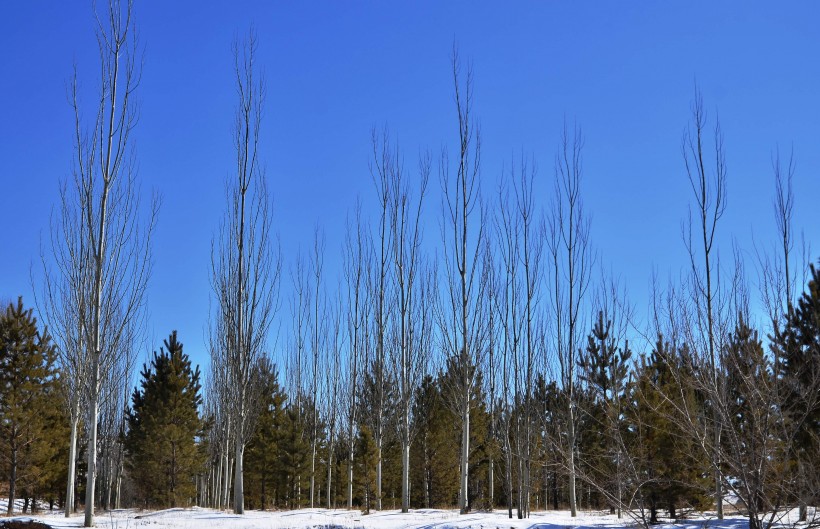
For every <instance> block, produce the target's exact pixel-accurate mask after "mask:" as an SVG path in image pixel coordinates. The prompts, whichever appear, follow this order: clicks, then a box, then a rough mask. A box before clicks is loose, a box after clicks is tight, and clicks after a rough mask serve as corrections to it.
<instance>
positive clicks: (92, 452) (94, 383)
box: [43, 0, 159, 527]
mask: <svg viewBox="0 0 820 529" xmlns="http://www.w3.org/2000/svg"><path fill="white" fill-rule="evenodd" d="M95 15H96V20H97V29H96V35H97V43H98V49H99V56H100V85H99V87H98V89H99V95H98V97H97V98H95V100H96V101H97V106H96V108H95V109H94V112H93V114H92V115H93V118H92V120H91V121H90V122H87V121H86V120H85V119H84V118H83V114H82V112H81V104H80V86H79V75H78V71H77V69H76V68H75V71H74V76H73V79H72V82H71V85H70V91H69V99H70V102H71V105H72V108H73V110H74V116H75V121H74V125H75V127H74V149H75V159H74V167H73V177H72V178H70V179H69V180H68V181H67V182H65V183H64V184H63V185H62V186H61V188H60V190H61V192H60V213H59V215H58V216H56V217H55V218H53V219H52V234H51V249H52V254H53V257H54V261H53V262H54V268H51V266H50V265H49V263H47V262H46V261H47V260H46V259H44V268H45V277H46V279H45V285H46V286H45V293H44V296H43V302H44V303H43V304H44V306H45V309H44V312H45V313H46V315H47V319H48V322H49V324H50V326H51V327H52V328H53V329H54V331H55V334H56V335H57V336H58V337H59V338H58V339H59V340H60V343H59V346H60V350H61V365H62V369H63V371H64V373H65V374H66V375H67V376H68V377H70V378H73V379H75V380H76V381H82V386H81V387H80V386H76V387H73V388H71V389H70V390H69V401H70V402H69V408H70V413H69V415H70V416H71V421H72V431H73V433H72V439H71V445H72V449H71V451H70V456H69V458H70V461H69V478H68V484H67V487H66V489H67V499H68V500H69V501H72V498H73V496H74V491H73V477H74V466H73V464H74V460H75V457H74V454H75V450H76V436H77V428H76V424H77V420H78V419H79V413H80V411H81V410H80V403H83V404H84V405H85V406H86V410H85V411H86V421H85V424H86V427H87V428H88V439H89V450H88V474H87V476H88V478H87V481H88V485H87V487H86V502H85V521H84V523H85V526H87V527H90V526H92V525H93V524H94V500H95V498H96V493H95V491H96V489H95V485H96V480H97V476H98V468H97V446H98V419H99V414H100V406H101V398H102V392H103V389H104V387H105V386H106V383H107V382H108V380H107V379H108V377H109V376H110V375H111V374H112V373H115V372H116V369H115V366H116V365H117V364H118V363H119V362H120V360H121V359H122V355H123V354H124V353H125V352H126V347H127V346H129V345H130V343H128V336H129V332H130V330H132V329H134V328H139V327H140V324H141V323H142V315H143V300H144V297H145V291H146V287H147V283H148V278H149V276H150V272H151V254H150V246H151V245H150V243H151V234H152V232H153V228H154V224H155V220H156V215H157V211H158V209H159V199H158V198H157V197H154V198H153V200H152V201H151V203H150V205H149V208H148V212H147V213H148V218H147V221H146V222H144V223H143V222H142V221H141V219H140V216H141V212H142V209H143V208H142V206H141V203H140V199H139V194H138V184H137V177H136V162H135V156H134V151H133V147H132V145H131V132H132V131H133V129H134V127H135V126H136V123H137V118H138V109H137V105H136V103H135V100H134V92H135V90H136V89H137V86H138V85H139V80H140V73H141V56H140V54H139V52H138V49H137V41H136V28H135V26H134V20H133V17H132V15H133V3H132V2H131V1H128V2H126V3H125V4H123V3H121V2H120V1H118V0H111V1H110V2H109V3H108V6H107V12H106V13H104V14H102V15H100V14H96V13H95ZM69 511H70V509H67V513H68V512H69Z"/></svg>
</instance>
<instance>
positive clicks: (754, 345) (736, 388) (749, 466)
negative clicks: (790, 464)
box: [722, 314, 785, 529]
mask: <svg viewBox="0 0 820 529" xmlns="http://www.w3.org/2000/svg"><path fill="white" fill-rule="evenodd" d="M724 365H725V366H726V393H727V397H728V398H727V399H726V406H727V410H726V420H724V421H723V427H724V429H725V432H724V433H723V436H722V437H723V442H722V444H723V447H722V449H723V450H724V455H723V457H722V459H723V461H724V464H725V465H726V467H727V468H728V472H726V475H727V476H728V478H727V479H728V480H729V484H730V486H731V488H732V490H733V491H734V492H735V493H736V494H737V495H738V496H739V497H740V499H741V500H742V501H743V503H744V504H745V505H746V510H747V512H748V515H749V527H750V529H761V528H762V527H763V523H762V518H763V517H765V513H766V511H772V510H777V508H778V507H779V506H780V501H781V500H780V498H779V496H780V490H776V491H775V490H773V488H777V489H779V484H778V485H775V483H776V482H777V481H778V479H777V478H776V476H777V475H781V476H782V475H783V474H782V473H783V471H784V470H785V469H784V466H783V459H784V458H783V446H782V445H783V440H782V439H780V438H779V437H780V436H781V435H782V432H783V430H781V429H780V425H778V422H779V421H778V420H777V412H776V407H777V406H776V397H775V391H774V387H775V385H774V383H773V382H774V380H773V378H774V377H773V376H772V370H771V365H770V362H769V359H768V358H767V357H766V355H765V354H764V352H763V345H762V343H761V342H760V340H759V339H758V335H757V331H755V330H754V329H752V328H751V327H750V326H749V324H748V323H747V321H746V318H745V317H744V316H743V314H741V315H740V317H739V318H738V321H737V323H736V325H735V329H734V332H733V333H732V334H731V335H730V336H729V339H728V341H727V343H726V346H725V351H724Z"/></svg>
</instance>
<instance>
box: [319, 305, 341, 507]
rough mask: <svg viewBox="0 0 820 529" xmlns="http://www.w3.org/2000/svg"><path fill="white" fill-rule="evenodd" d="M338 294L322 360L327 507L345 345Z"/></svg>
mask: <svg viewBox="0 0 820 529" xmlns="http://www.w3.org/2000/svg"><path fill="white" fill-rule="evenodd" d="M337 293H338V297H337V299H336V303H334V306H333V307H332V308H331V311H330V312H331V313H330V314H329V318H328V319H329V320H330V329H329V333H330V338H331V339H332V342H331V343H330V344H329V345H328V347H327V357H326V359H325V362H324V368H323V371H324V386H325V387H324V393H325V398H324V399H323V401H324V404H323V406H324V422H325V425H326V429H327V459H326V463H327V465H326V466H327V481H326V483H325V484H326V486H327V494H326V497H325V500H326V505H327V508H328V509H332V508H334V507H335V501H334V500H333V493H332V485H333V479H332V478H333V457H334V454H335V451H336V442H337V439H336V432H337V428H338V423H339V418H340V415H341V413H340V411H341V410H340V408H341V406H340V405H339V400H340V398H341V394H342V389H343V388H342V380H341V370H342V362H343V358H342V351H343V349H344V347H345V332H344V326H343V323H342V319H343V317H344V315H343V312H344V309H343V306H342V298H341V289H338V290H337Z"/></svg>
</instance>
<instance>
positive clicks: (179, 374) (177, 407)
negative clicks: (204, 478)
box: [126, 331, 204, 507]
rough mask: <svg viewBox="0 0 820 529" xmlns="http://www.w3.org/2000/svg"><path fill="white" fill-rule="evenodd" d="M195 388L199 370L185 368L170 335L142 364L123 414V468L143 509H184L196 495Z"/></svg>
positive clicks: (199, 453)
mask: <svg viewBox="0 0 820 529" xmlns="http://www.w3.org/2000/svg"><path fill="white" fill-rule="evenodd" d="M200 389H201V386H200V382H199V367H196V368H194V367H192V366H191V360H190V359H189V358H188V355H186V354H185V353H183V351H182V343H181V342H179V341H178V340H177V333H176V331H174V332H172V333H171V335H170V336H169V338H168V339H167V340H165V347H164V348H160V350H159V353H157V352H156V351H155V352H154V355H153V358H152V359H151V363H150V365H148V364H145V365H143V369H142V373H141V382H140V388H134V393H133V395H132V397H131V400H132V408H131V409H130V410H128V434H127V436H126V451H127V454H128V469H129V471H130V473H131V477H132V478H133V480H134V483H135V485H136V488H137V495H138V497H140V498H141V499H142V501H143V502H144V503H146V504H148V505H156V506H172V507H174V506H181V505H189V504H190V503H191V501H192V499H193V498H194V496H195V494H196V483H195V480H194V478H195V476H196V475H197V474H198V473H199V472H200V470H201V467H202V465H203V462H204V452H203V450H202V449H201V447H200V445H199V444H198V442H197V439H198V438H199V437H201V436H202V434H203V421H202V420H201V419H200V417H199V406H200V404H201V403H202V397H201V396H200Z"/></svg>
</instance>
